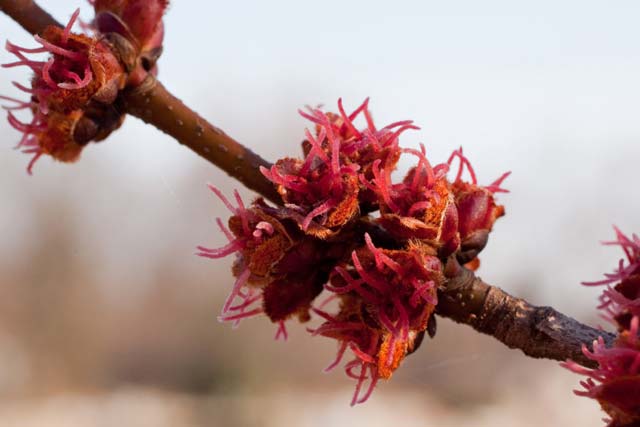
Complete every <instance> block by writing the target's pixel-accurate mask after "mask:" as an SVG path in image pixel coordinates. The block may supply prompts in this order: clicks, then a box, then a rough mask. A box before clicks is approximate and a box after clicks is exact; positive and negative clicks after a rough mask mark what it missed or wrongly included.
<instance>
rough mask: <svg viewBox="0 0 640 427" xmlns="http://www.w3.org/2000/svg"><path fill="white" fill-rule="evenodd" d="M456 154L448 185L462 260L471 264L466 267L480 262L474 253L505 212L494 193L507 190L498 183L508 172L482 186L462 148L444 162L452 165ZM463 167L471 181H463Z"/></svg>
mask: <svg viewBox="0 0 640 427" xmlns="http://www.w3.org/2000/svg"><path fill="white" fill-rule="evenodd" d="M456 157H457V158H458V159H460V166H459V167H458V173H457V175H456V178H455V180H454V181H453V183H452V184H451V192H452V193H453V195H454V198H455V204H456V208H457V211H458V232H459V236H460V242H461V243H460V245H461V252H462V253H464V256H463V258H464V261H465V262H470V263H471V264H470V265H469V266H472V267H477V266H478V265H479V261H478V259H477V258H476V255H477V254H478V253H479V252H480V251H481V250H482V249H483V248H484V245H485V244H486V242H487V236H488V234H489V232H490V231H491V230H492V228H493V224H494V223H495V222H496V220H497V219H498V218H500V217H501V216H503V215H504V207H503V206H501V205H498V204H497V203H496V201H495V193H508V190H505V189H503V188H502V187H501V185H502V183H503V182H504V180H505V179H506V178H507V177H508V176H509V175H510V174H511V172H506V173H504V174H502V176H500V178H498V179H497V180H495V181H494V182H493V183H491V184H490V185H488V186H486V187H482V186H479V185H478V183H477V179H476V174H475V171H474V169H473V167H472V166H471V162H470V161H469V159H467V157H466V156H465V155H464V154H463V152H462V147H460V148H459V149H458V150H455V151H454V152H453V153H452V154H451V156H450V157H449V160H448V161H447V164H448V165H451V164H452V162H453V161H454V160H455V158H456ZM465 168H466V169H467V171H468V172H469V176H470V179H471V181H470V182H466V181H463V180H462V175H463V173H464V170H465Z"/></svg>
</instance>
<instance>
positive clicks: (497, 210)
mask: <svg viewBox="0 0 640 427" xmlns="http://www.w3.org/2000/svg"><path fill="white" fill-rule="evenodd" d="M338 111H339V114H333V113H325V112H323V111H321V110H320V109H312V108H310V109H309V112H308V113H306V112H301V114H302V115H303V116H304V117H306V118H307V119H309V120H310V121H312V122H313V123H314V124H315V135H314V134H312V133H311V132H310V131H308V130H307V131H306V140H305V141H304V142H303V151H304V154H305V158H304V159H294V158H284V159H280V160H278V162H276V164H275V165H273V166H272V167H271V168H270V169H266V168H263V169H262V170H261V171H262V173H263V174H264V175H265V176H266V177H267V178H268V179H269V180H271V181H272V182H273V183H274V184H275V185H276V187H277V190H278V192H279V194H280V195H281V197H282V200H283V202H284V206H282V207H271V206H268V205H266V204H265V203H264V202H263V201H262V200H261V199H258V200H257V201H256V202H254V203H253V204H252V205H251V206H250V207H249V208H245V207H244V205H243V204H242V201H241V200H240V199H239V197H238V196H236V198H237V202H238V207H237V208H236V207H234V206H231V204H230V203H229V202H228V201H226V199H224V197H223V196H222V195H221V194H220V192H219V191H217V190H216V189H214V191H215V192H216V194H218V196H219V197H220V198H221V199H222V200H223V201H225V203H226V204H227V206H228V207H229V209H230V210H231V211H232V212H233V214H234V215H233V216H232V217H231V219H230V220H229V228H230V231H227V230H226V229H225V228H224V227H223V226H222V223H221V222H220V220H218V223H219V225H220V228H221V229H222V230H223V232H224V233H225V234H226V235H227V236H228V238H229V241H230V243H229V245H228V246H226V247H224V248H221V249H206V248H200V249H201V253H200V255H202V256H206V257H210V258H218V257H221V256H224V255H227V254H229V253H236V254H238V255H237V259H236V262H235V264H234V268H233V273H234V275H235V276H236V277H237V281H236V284H235V285H234V288H233V291H232V293H231V296H230V297H229V299H228V300H227V303H225V307H224V309H223V316H222V319H223V320H232V321H234V322H237V321H239V320H240V319H242V318H245V317H250V316H254V315H257V314H260V313H265V314H266V315H267V316H268V317H269V318H270V319H271V321H273V322H278V323H280V325H283V323H282V322H284V321H285V320H287V319H289V318H290V317H292V316H293V315H297V316H298V318H299V319H300V320H301V321H306V320H308V319H309V317H310V313H315V314H316V315H318V316H320V317H321V318H322V319H324V323H323V324H321V325H320V326H318V327H317V328H315V329H309V331H310V332H312V334H313V335H321V336H325V337H329V338H333V339H335V340H337V341H338V343H339V345H338V354H337V357H336V359H335V361H334V362H333V363H332V364H331V365H330V366H329V367H328V368H327V369H333V368H335V367H336V366H338V365H339V364H340V363H341V361H342V359H343V358H344V355H345V353H346V352H347V350H349V351H350V353H351V354H352V355H353V358H352V359H351V360H349V361H348V362H347V363H346V364H345V365H344V368H345V371H346V374H347V376H349V377H350V378H353V379H355V380H356V381H357V383H356V390H355V393H354V396H353V399H352V401H351V404H352V405H355V404H357V403H362V402H364V401H366V400H367V399H368V398H369V396H370V395H371V393H372V392H373V390H374V388H375V385H376V383H377V382H378V380H379V379H381V378H382V379H389V378H390V377H391V376H392V374H393V372H394V371H395V370H396V369H397V368H398V366H399V365H400V363H401V362H402V360H404V358H405V357H406V356H407V355H408V354H410V353H411V352H413V351H414V350H415V349H417V347H418V346H419V345H420V342H421V341H422V339H423V337H424V334H425V332H426V331H428V332H429V335H430V336H433V334H434V333H435V318H434V317H433V313H434V310H435V307H436V304H437V290H438V287H440V286H441V285H443V284H444V282H445V278H444V274H443V264H444V262H445V261H446V260H447V258H448V257H449V256H452V255H455V256H457V257H458V259H460V258H465V257H469V260H471V259H473V258H475V256H476V255H477V253H478V252H479V251H480V250H481V249H482V247H483V246H484V243H486V235H487V234H488V233H489V231H490V230H491V228H492V226H493V223H494V221H495V220H496V219H497V218H498V217H499V216H501V215H502V214H503V209H502V207H501V206H497V205H496V204H495V202H494V199H493V193H494V192H499V191H504V190H502V189H501V188H500V183H501V182H502V180H504V178H505V177H506V176H507V175H508V174H505V175H504V176H503V177H502V178H500V179H499V180H498V181H496V182H495V183H494V184H492V185H491V186H489V187H479V186H478V185H477V184H476V182H475V175H474V173H473V169H471V168H470V166H469V168H470V173H471V174H472V182H471V183H466V182H463V181H462V180H461V178H460V177H461V174H462V172H459V173H458V176H457V178H456V181H455V182H454V183H451V182H449V181H448V180H447V177H446V174H447V172H448V171H449V169H450V162H449V163H443V164H440V165H436V166H435V167H432V166H431V163H430V162H429V161H428V160H427V157H426V154H425V151H426V150H425V148H424V146H421V147H420V150H415V149H401V148H400V147H399V142H398V137H399V136H400V134H401V133H403V132H404V131H405V130H408V129H417V128H416V126H414V125H413V124H412V122H411V121H402V122H396V123H393V124H391V125H389V126H386V127H384V128H382V129H377V128H376V126H375V125H374V124H373V120H372V118H371V114H370V113H369V110H368V100H365V102H364V103H363V104H362V105H360V106H359V107H358V108H357V109H356V110H355V111H354V112H352V113H351V114H347V113H346V112H345V110H344V108H343V105H342V101H341V100H339V101H338ZM359 115H362V116H363V117H364V119H365V121H366V128H364V129H361V130H360V129H358V128H357V127H356V126H355V125H354V120H355V119H356V118H357V117H358V116H359ZM402 153H406V154H411V155H413V156H415V157H416V158H417V165H416V166H415V167H413V168H412V169H410V170H409V172H408V173H407V175H406V176H405V178H404V179H403V180H402V181H401V182H400V183H396V184H394V183H393V182H392V180H391V173H392V172H393V170H394V169H395V167H396V163H397V162H398V159H399V157H400V155H401V154H402ZM459 156H460V158H461V159H463V161H464V162H466V163H468V160H466V158H465V157H464V156H462V152H461V151H460V153H459ZM459 208H461V209H462V214H463V216H462V223H459V213H458V209H459ZM376 210H378V211H379V213H380V215H379V216H374V215H369V213H371V212H373V211H376ZM261 224H262V225H261ZM265 232H266V234H265ZM480 232H482V233H483V234H482V235H483V236H484V237H485V239H484V241H482V240H481V239H478V238H477V237H476V234H478V233H480ZM461 235H463V236H464V237H465V240H464V241H463V242H462V246H461V239H460V236H461ZM372 236H373V238H372ZM374 240H375V241H376V243H377V245H378V246H376V245H374ZM323 285H324V289H326V290H327V291H329V292H331V293H332V296H331V297H330V298H329V299H328V300H327V301H329V300H338V301H339V308H338V310H337V312H336V313H329V312H328V311H327V310H325V309H324V308H323V307H324V305H325V303H326V301H325V303H322V304H320V305H316V306H312V303H313V301H314V299H315V298H316V297H317V296H318V295H319V293H320V292H321V291H322V289H323ZM234 304H235V305H234Z"/></svg>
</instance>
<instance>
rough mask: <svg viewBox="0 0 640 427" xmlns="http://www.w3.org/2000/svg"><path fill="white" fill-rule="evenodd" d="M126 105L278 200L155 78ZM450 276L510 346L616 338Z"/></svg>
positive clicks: (562, 345) (469, 312)
mask: <svg viewBox="0 0 640 427" xmlns="http://www.w3.org/2000/svg"><path fill="white" fill-rule="evenodd" d="M0 10H2V11H3V12H5V13H6V14H8V15H9V16H10V17H11V18H13V19H14V20H15V21H17V22H18V23H19V24H20V25H22V27H23V28H24V29H25V30H27V31H29V32H30V33H32V34H37V33H39V32H41V31H42V30H43V29H44V28H45V27H46V26H47V25H59V24H58V23H57V22H56V21H55V20H54V19H53V18H52V17H51V16H50V15H49V14H48V13H46V12H45V11H44V10H42V9H41V8H40V7H39V6H37V5H36V4H35V3H34V2H33V1H32V0H0ZM121 100H122V101H123V104H124V108H125V110H126V111H127V112H128V113H130V114H132V115H134V116H136V117H139V118H140V119H142V120H143V121H145V122H146V123H149V124H151V125H153V126H155V127H157V128H158V129H160V130H162V131H163V132H165V133H167V134H169V135H171V136H173V137H174V138H175V139H176V140H177V141H178V142H180V143H181V144H183V145H186V146H187V147H189V148H190V149H191V150H193V151H195V152H196V153H197V154H199V155H200V156H202V157H204V158H205V159H206V160H208V161H209V162H211V163H213V164H214V165H216V166H218V167H220V168H221V169H223V170H224V171H226V172H227V173H228V174H229V175H231V176H232V177H234V178H236V179H238V180H239V181H240V182H242V183H243V184H244V185H246V186H247V187H248V188H250V189H252V190H254V191H257V192H258V193H260V194H262V195H263V196H265V197H266V198H268V199H270V200H273V201H279V200H280V198H279V196H278V194H277V193H276V191H275V189H274V186H273V185H272V184H271V183H270V182H269V181H268V180H267V179H266V178H265V177H264V176H262V174H261V173H260V172H259V167H260V166H265V167H268V166H270V164H269V162H267V161H266V160H264V159H262V158H261V157H259V156H258V155H256V154H255V153H253V152H252V151H251V150H249V149H248V148H246V147H244V146H242V145H241V144H239V143H238V142H236V141H234V140H233V139H232V138H231V137H229V136H227V135H226V134H225V133H224V132H223V131H221V130H220V129H218V128H216V127H215V126H213V125H211V124H209V123H208V122H207V121H206V120H204V119H203V118H202V117H200V116H199V115H198V114H197V113H196V112H194V111H193V110H191V109H189V108H188V107H187V106H185V105H184V104H183V103H182V102H181V101H180V100H179V99H177V98H176V97H174V96H173V95H171V94H170V93H169V92H168V91H167V90H166V89H165V87H164V86H163V85H162V84H160V83H159V82H157V81H156V80H155V79H153V78H149V79H147V80H146V81H145V82H144V83H143V84H142V85H141V86H140V87H138V88H136V89H135V90H133V91H129V92H125V93H124V94H123V95H122V98H121ZM447 272H448V277H449V278H450V279H449V281H448V283H447V287H446V289H443V290H440V291H439V303H438V306H437V313H438V314H439V315H440V316H443V317H448V318H450V319H452V320H454V321H456V322H459V323H464V324H467V325H470V326H471V327H473V328H474V329H475V330H477V331H478V332H481V333H484V334H487V335H491V336H493V337H495V338H496V339H498V340H499V341H500V342H502V343H504V344H505V345H507V346H508V347H510V348H517V349H521V350H522V351H523V352H524V353H525V354H526V355H528V356H531V357H534V358H548V359H555V360H567V359H572V360H574V361H576V362H578V363H580V364H582V365H584V366H589V367H593V366H594V365H595V363H594V362H593V361H592V360H590V359H587V358H586V357H585V356H584V355H583V354H582V351H581V347H582V344H583V343H587V344H589V343H591V341H593V340H594V339H597V337H598V336H602V337H603V338H604V339H605V341H606V342H607V343H608V345H611V343H612V342H613V340H614V339H615V336H614V335H613V334H610V333H607V332H603V331H600V330H597V329H594V328H591V327H589V326H587V325H584V324H582V323H580V322H578V321H576V320H574V319H572V318H570V317H568V316H565V315H564V314H562V313H559V312H557V311H556V310H554V309H553V308H551V307H535V306H533V305H531V304H529V303H528V302H526V301H525V300H523V299H520V298H516V297H513V296H511V295H509V294H507V293H506V292H504V291H502V290H501V289H500V288H497V287H494V286H491V285H488V284H486V283H484V282H483V281H482V280H481V279H479V278H477V277H475V276H474V275H473V273H471V272H470V271H468V270H465V269H463V268H461V267H459V265H457V263H455V262H451V263H449V264H448V265H447Z"/></svg>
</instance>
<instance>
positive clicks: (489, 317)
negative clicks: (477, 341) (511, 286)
mask: <svg viewBox="0 0 640 427" xmlns="http://www.w3.org/2000/svg"><path fill="white" fill-rule="evenodd" d="M447 269H448V270H449V274H453V276H452V277H451V279H449V281H448V283H447V287H446V289H444V290H441V291H440V292H439V294H438V305H437V307H436V312H437V313H438V314H439V315H441V316H444V317H448V318H450V319H452V320H454V321H455V322H458V323H464V324H466V325H469V326H471V327H472V328H473V329H475V330H476V331H478V332H482V333H483V334H487V335H491V336H493V337H495V338H496V339H497V340H498V341H500V342H502V343H503V344H505V345H506V346H507V347H509V348H515V349H520V350H522V352H523V353H524V354H526V355H527V356H530V357H534V358H545V359H554V360H560V361H565V360H568V359H571V360H574V361H575V362H577V363H580V364H581V365H584V366H588V367H595V366H597V363H595V362H594V361H593V360H591V359H588V358H587V357H585V355H584V354H583V353H582V345H583V344H588V345H589V347H590V346H591V343H592V342H593V340H595V339H597V338H598V337H599V336H601V337H603V338H604V340H605V342H607V345H608V346H611V345H612V343H613V341H614V339H615V335H614V334H611V333H608V332H605V331H601V330H598V329H595V328H592V327H590V326H587V325H584V324H582V323H580V322H578V321H577V320H575V319H572V318H571V317H568V316H566V315H564V314H562V313H560V312H558V311H556V310H555V309H553V308H552V307H536V306H534V305H531V304H529V303H528V302H527V301H525V300H523V299H521V298H516V297H514V296H511V295H509V294H508V293H506V292H504V291H503V290H502V289H500V288H498V287H495V286H491V285H489V284H487V283H485V282H483V281H482V279H480V278H479V277H476V276H475V275H474V274H473V273H472V272H471V271H469V270H466V269H463V268H460V267H459V266H457V265H454V266H453V267H452V266H451V265H448V266H447Z"/></svg>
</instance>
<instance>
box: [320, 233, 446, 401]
mask: <svg viewBox="0 0 640 427" xmlns="http://www.w3.org/2000/svg"><path fill="white" fill-rule="evenodd" d="M365 242H366V245H365V247H362V248H360V249H358V250H355V251H353V252H352V253H351V260H350V262H347V263H344V264H342V265H339V266H337V267H336V268H335V270H334V272H333V274H332V275H331V277H330V283H328V284H327V285H325V288H326V289H327V290H329V291H331V292H333V293H335V294H337V295H338V296H339V297H340V298H341V304H340V310H339V313H338V314H337V315H336V316H331V315H329V314H327V313H325V312H323V311H320V310H316V312H317V313H319V314H320V315H321V316H322V317H324V318H325V319H326V320H327V321H326V322H325V323H324V324H323V325H321V326H320V327H319V328H317V329H316V330H314V331H313V333H314V335H322V336H327V337H330V338H335V339H337V340H338V341H340V347H339V348H340V350H339V352H338V353H339V354H338V358H337V360H336V362H334V363H333V364H332V365H331V367H335V366H337V364H338V363H339V361H340V359H341V358H342V355H343V353H344V351H345V349H346V348H347V347H349V348H350V349H351V350H352V352H353V354H354V356H355V357H356V359H355V360H354V361H351V362H349V363H348V364H347V365H346V367H345V368H346V372H347V375H349V376H350V377H352V378H355V379H357V380H358V386H357V388H356V392H355V394H354V398H353V401H352V404H355V403H362V402H363V401H365V400H366V399H367V397H368V396H369V395H370V394H371V390H372V388H373V384H374V383H375V382H376V381H377V380H378V379H379V378H384V379H388V378H391V375H392V374H393V371H395V370H396V369H397V368H398V366H399V365H400V362H401V361H402V360H403V359H404V357H405V356H406V355H407V354H408V353H410V352H411V351H413V350H414V348H415V346H416V344H417V343H419V340H420V339H421V337H422V334H423V333H424V331H425V330H426V329H427V325H428V323H429V320H430V317H431V315H432V313H433V311H434V309H435V306H436V304H437V296H436V290H437V287H438V286H439V285H441V284H442V283H443V282H444V276H443V274H442V264H441V263H440V260H439V259H438V258H437V257H435V256H434V251H433V249H432V248H430V247H428V246H422V245H419V244H416V245H412V246H409V247H408V248H407V249H405V250H388V249H380V248H377V247H375V246H374V244H373V242H372V241H371V238H370V236H369V235H368V234H365ZM356 367H359V368H360V374H358V375H354V374H353V370H354V369H355V368H356ZM366 372H368V374H366ZM367 378H368V379H369V380H370V381H371V387H370V389H369V391H368V392H366V393H365V394H364V396H359V393H360V391H361V386H362V383H363V382H364V381H365V379H367Z"/></svg>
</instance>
